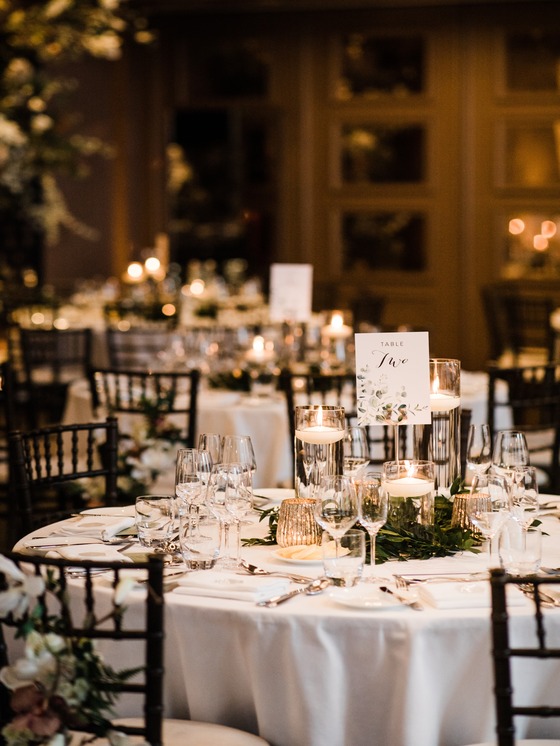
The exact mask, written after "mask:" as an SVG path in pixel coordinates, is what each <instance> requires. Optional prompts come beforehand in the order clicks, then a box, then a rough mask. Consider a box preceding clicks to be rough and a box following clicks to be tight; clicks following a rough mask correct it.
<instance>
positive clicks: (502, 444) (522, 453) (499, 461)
mask: <svg viewBox="0 0 560 746" xmlns="http://www.w3.org/2000/svg"><path fill="white" fill-rule="evenodd" d="M528 465H529V448H528V446H527V439H526V438H525V434H524V433H522V432H521V431H520V430H501V431H500V432H499V433H497V434H496V437H495V439H494V448H493V450H492V471H493V472H494V473H495V474H500V475H502V476H505V477H506V478H507V479H508V480H509V482H510V484H511V480H512V477H513V471H514V469H516V468H518V467H521V466H528Z"/></svg>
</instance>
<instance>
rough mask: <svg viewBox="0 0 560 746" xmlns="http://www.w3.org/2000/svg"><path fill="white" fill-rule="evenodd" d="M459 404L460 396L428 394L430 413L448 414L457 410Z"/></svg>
mask: <svg viewBox="0 0 560 746" xmlns="http://www.w3.org/2000/svg"><path fill="white" fill-rule="evenodd" d="M460 404H461V397H460V396H452V395H451V394H441V393H433V394H430V410H431V411H432V412H450V411H451V410H452V409H457V407H458V406H459V405H460Z"/></svg>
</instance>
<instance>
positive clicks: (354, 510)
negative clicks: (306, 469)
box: [315, 474, 358, 557]
mask: <svg viewBox="0 0 560 746" xmlns="http://www.w3.org/2000/svg"><path fill="white" fill-rule="evenodd" d="M357 518H358V495H357V493H356V487H355V485H354V483H353V481H352V479H350V477H346V476H343V475H341V474H330V475H327V476H324V477H323V479H322V480H321V484H320V485H319V487H318V490H317V495H316V497H315V520H316V521H317V523H318V524H319V525H320V526H321V528H324V529H325V531H328V533H329V534H330V535H331V536H332V537H333V539H334V541H335V546H336V556H337V557H338V555H339V553H340V539H341V537H342V536H344V534H345V533H346V531H348V529H349V528H351V527H352V526H353V525H354V523H356V520H357Z"/></svg>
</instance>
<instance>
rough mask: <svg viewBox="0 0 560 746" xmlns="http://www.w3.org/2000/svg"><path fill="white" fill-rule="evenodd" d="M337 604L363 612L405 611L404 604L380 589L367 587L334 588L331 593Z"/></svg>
mask: <svg viewBox="0 0 560 746" xmlns="http://www.w3.org/2000/svg"><path fill="white" fill-rule="evenodd" d="M329 598H331V599H332V600H333V601H334V602H335V603H337V604H340V605H341V606H346V607H348V608H351V609H362V610H363V611H388V610H390V609H404V608H406V607H405V605H404V604H403V603H401V602H400V601H398V600H397V599H395V597H394V596H391V595H389V594H387V593H383V591H380V590H379V588H376V587H375V586H374V587H371V588H368V587H367V586H365V585H357V586H354V587H353V588H333V589H332V590H331V591H330V593H329Z"/></svg>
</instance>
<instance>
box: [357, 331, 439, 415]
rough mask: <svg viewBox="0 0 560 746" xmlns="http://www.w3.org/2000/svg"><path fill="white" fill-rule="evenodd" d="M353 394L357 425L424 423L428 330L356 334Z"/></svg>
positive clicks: (427, 412) (427, 407)
mask: <svg viewBox="0 0 560 746" xmlns="http://www.w3.org/2000/svg"><path fill="white" fill-rule="evenodd" d="M355 340H356V384H357V386H356V396H357V411H358V424H360V425H397V424H401V425H428V424H430V423H431V421H432V420H431V413H430V353H429V340H428V332H371V333H367V334H361V333H360V334H356V335H355Z"/></svg>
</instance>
